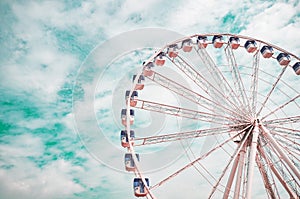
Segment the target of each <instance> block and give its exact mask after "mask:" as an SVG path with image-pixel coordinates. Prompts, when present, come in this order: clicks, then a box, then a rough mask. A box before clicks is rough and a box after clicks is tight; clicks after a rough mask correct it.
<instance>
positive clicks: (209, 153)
mask: <svg viewBox="0 0 300 199" xmlns="http://www.w3.org/2000/svg"><path fill="white" fill-rule="evenodd" d="M247 128H248V127H247ZM247 128H245V129H243V130H241V131H240V132H239V133H237V134H236V135H235V136H233V137H230V138H228V139H226V140H225V141H223V142H222V143H220V144H218V145H217V146H215V147H214V148H212V149H211V150H209V151H208V152H206V153H205V154H203V155H201V156H200V157H198V158H196V159H195V160H193V161H191V162H190V163H188V164H187V165H185V166H184V167H182V168H181V169H179V170H177V171H176V172H174V173H173V174H171V175H169V176H168V177H166V178H165V179H163V180H161V181H160V182H158V183H157V184H155V185H154V186H152V187H150V189H155V188H157V187H160V186H161V185H163V184H164V183H166V182H167V181H169V180H171V179H172V178H174V177H175V176H177V175H178V174H180V173H181V172H183V171H184V170H186V169H188V168H190V167H192V166H193V165H194V164H195V163H197V162H198V161H200V160H202V159H204V158H206V157H208V156H209V155H211V154H212V153H213V152H215V151H216V150H218V149H221V148H222V147H223V146H224V145H225V144H228V143H229V142H232V140H234V139H235V138H236V137H238V136H239V135H240V134H242V133H243V132H244V131H245V130H246V129H247Z"/></svg>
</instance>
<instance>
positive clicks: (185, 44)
mask: <svg viewBox="0 0 300 199" xmlns="http://www.w3.org/2000/svg"><path fill="white" fill-rule="evenodd" d="M192 49H193V42H192V40H191V39H186V40H183V41H182V50H183V51H184V52H191V51H192Z"/></svg>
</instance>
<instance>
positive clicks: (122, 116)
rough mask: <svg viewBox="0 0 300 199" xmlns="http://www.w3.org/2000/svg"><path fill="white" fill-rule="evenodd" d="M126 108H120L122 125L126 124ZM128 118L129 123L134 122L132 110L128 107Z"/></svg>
mask: <svg viewBox="0 0 300 199" xmlns="http://www.w3.org/2000/svg"><path fill="white" fill-rule="evenodd" d="M126 113H127V109H122V111H121V120H122V124H123V125H124V126H126V125H127V114H126ZM129 115H130V116H129V117H130V118H129V119H130V125H132V124H133V122H134V110H132V109H130V113H129Z"/></svg>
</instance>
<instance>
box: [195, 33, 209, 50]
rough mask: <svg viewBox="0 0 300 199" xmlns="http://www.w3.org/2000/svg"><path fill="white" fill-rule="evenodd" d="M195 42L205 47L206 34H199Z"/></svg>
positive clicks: (200, 46)
mask: <svg viewBox="0 0 300 199" xmlns="http://www.w3.org/2000/svg"><path fill="white" fill-rule="evenodd" d="M197 44H198V47H199V48H206V47H207V44H208V42H207V36H201V35H199V36H198V38H197Z"/></svg>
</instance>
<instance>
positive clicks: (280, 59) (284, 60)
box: [276, 53, 291, 66]
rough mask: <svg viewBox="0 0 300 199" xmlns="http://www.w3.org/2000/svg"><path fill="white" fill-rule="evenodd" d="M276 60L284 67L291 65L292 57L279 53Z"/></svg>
mask: <svg viewBox="0 0 300 199" xmlns="http://www.w3.org/2000/svg"><path fill="white" fill-rule="evenodd" d="M276 59H277V61H278V63H279V64H280V65H282V66H287V65H289V63H290V61H291V57H290V56H289V55H288V54H287V53H279V54H278V56H277V58H276Z"/></svg>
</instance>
